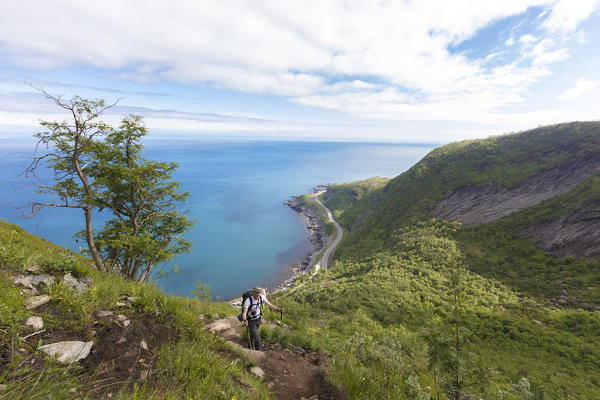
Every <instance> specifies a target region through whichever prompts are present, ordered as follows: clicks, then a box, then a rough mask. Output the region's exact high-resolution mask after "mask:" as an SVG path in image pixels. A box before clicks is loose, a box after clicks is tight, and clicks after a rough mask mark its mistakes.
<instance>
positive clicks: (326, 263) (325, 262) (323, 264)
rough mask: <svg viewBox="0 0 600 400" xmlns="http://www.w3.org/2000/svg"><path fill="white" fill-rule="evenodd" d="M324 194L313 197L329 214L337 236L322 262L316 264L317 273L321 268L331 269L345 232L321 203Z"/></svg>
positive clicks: (318, 193) (320, 193) (319, 193)
mask: <svg viewBox="0 0 600 400" xmlns="http://www.w3.org/2000/svg"><path fill="white" fill-rule="evenodd" d="M323 193H325V191H321V192H317V193H315V194H313V195H312V196H311V197H313V198H314V199H315V201H316V202H317V204H319V206H321V208H323V210H325V212H326V213H327V217H329V220H330V221H331V222H333V225H334V226H335V229H336V230H337V235H336V236H335V240H334V241H333V243H331V244H330V245H329V247H327V249H325V252H324V253H323V257H322V258H321V261H319V262H318V263H316V264H315V273H316V272H317V271H318V270H319V268H321V267H323V268H328V267H329V261H330V259H331V255H332V254H333V252H334V251H335V248H336V247H337V245H338V244H340V242H341V241H342V235H343V234H344V230H343V229H342V227H341V226H340V224H338V223H337V221H336V220H335V219H334V218H333V214H332V213H331V211H329V209H328V208H327V207H325V206H324V205H323V203H321V201H320V200H319V196H320V195H322V194H323Z"/></svg>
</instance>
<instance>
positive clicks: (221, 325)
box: [205, 319, 231, 332]
mask: <svg viewBox="0 0 600 400" xmlns="http://www.w3.org/2000/svg"><path fill="white" fill-rule="evenodd" d="M205 329H208V330H209V331H211V332H212V331H215V332H220V331H224V330H226V329H231V323H230V322H229V320H226V319H222V320H219V321H215V322H213V323H212V324H208V325H206V326H205Z"/></svg>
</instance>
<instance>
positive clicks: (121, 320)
mask: <svg viewBox="0 0 600 400" xmlns="http://www.w3.org/2000/svg"><path fill="white" fill-rule="evenodd" d="M127 319H128V318H127V315H123V314H119V315H117V320H118V321H119V322H125V321H126V320H127Z"/></svg>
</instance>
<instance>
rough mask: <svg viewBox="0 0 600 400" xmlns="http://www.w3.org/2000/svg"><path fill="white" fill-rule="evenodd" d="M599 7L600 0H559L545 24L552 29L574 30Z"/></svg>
mask: <svg viewBox="0 0 600 400" xmlns="http://www.w3.org/2000/svg"><path fill="white" fill-rule="evenodd" d="M598 7H600V0H557V1H556V3H555V4H554V6H553V7H552V11H551V12H550V15H549V17H548V18H547V19H546V20H545V21H544V23H543V26H544V27H545V28H547V29H549V30H551V31H563V32H570V31H573V30H575V29H576V28H577V25H578V24H579V23H580V22H581V21H583V20H585V19H586V18H588V17H589V16H590V15H591V14H592V13H594V12H595V11H597V10H598Z"/></svg>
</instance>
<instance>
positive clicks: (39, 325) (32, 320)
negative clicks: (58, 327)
mask: <svg viewBox="0 0 600 400" xmlns="http://www.w3.org/2000/svg"><path fill="white" fill-rule="evenodd" d="M25 325H26V326H28V327H30V328H31V329H33V330H34V331H39V330H41V329H43V328H44V320H43V319H42V317H29V318H27V320H26V321H25Z"/></svg>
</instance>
